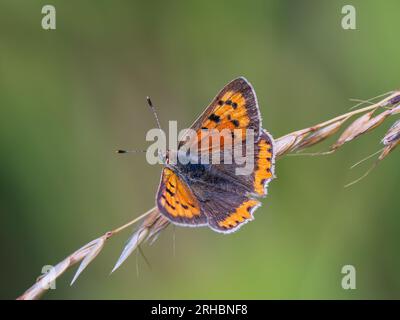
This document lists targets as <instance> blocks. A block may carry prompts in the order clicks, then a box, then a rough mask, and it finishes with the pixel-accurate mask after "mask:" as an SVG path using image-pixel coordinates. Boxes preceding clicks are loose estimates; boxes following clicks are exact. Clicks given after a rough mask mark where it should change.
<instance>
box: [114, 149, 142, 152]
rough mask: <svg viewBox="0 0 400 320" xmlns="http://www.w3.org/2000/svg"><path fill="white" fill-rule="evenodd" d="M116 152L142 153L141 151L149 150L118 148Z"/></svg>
mask: <svg viewBox="0 0 400 320" xmlns="http://www.w3.org/2000/svg"><path fill="white" fill-rule="evenodd" d="M115 152H116V153H141V152H147V150H122V149H120V150H117V151H115Z"/></svg>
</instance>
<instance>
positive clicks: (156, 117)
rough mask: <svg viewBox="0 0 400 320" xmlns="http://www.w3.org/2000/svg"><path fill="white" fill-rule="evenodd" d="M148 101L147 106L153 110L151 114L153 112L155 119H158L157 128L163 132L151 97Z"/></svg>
mask: <svg viewBox="0 0 400 320" xmlns="http://www.w3.org/2000/svg"><path fill="white" fill-rule="evenodd" d="M146 99H147V104H148V105H149V107H150V109H151V112H153V115H154V118H155V119H156V122H157V127H158V129H160V130H161V125H160V121H159V120H158V115H157V112H156V108H155V107H154V106H153V102H151V99H150V97H146Z"/></svg>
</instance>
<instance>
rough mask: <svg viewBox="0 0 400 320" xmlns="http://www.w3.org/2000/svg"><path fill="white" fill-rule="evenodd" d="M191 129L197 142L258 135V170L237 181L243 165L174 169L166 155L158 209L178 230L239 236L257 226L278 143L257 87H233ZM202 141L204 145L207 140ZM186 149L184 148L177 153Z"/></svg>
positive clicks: (241, 82)
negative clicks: (220, 135) (215, 135)
mask: <svg viewBox="0 0 400 320" xmlns="http://www.w3.org/2000/svg"><path fill="white" fill-rule="evenodd" d="M190 129H192V130H194V132H196V133H197V134H198V135H197V136H198V137H200V134H201V133H204V132H205V131H207V130H213V132H215V130H217V131H222V130H224V129H225V131H226V130H229V131H231V132H232V137H233V136H234V132H237V131H238V130H239V131H240V130H241V131H242V132H243V134H242V135H240V136H241V139H242V142H246V141H247V140H248V139H249V136H246V132H253V141H254V142H253V143H254V148H252V149H253V151H252V154H251V156H252V157H253V158H254V166H253V170H252V171H251V173H250V174H248V175H237V174H235V169H237V167H239V164H238V163H237V162H235V161H233V162H232V163H219V164H213V163H210V164H202V163H191V162H189V163H186V164H183V163H180V162H179V161H178V162H177V163H175V164H171V163H169V161H168V160H169V159H168V154H169V153H167V155H166V161H165V164H164V168H163V170H162V175H161V181H160V184H159V187H158V191H157V196H156V204H157V207H158V209H159V211H160V212H161V214H162V215H163V216H165V217H166V218H167V219H168V220H169V221H170V222H172V223H173V224H176V225H180V226H190V227H200V226H208V227H209V228H211V229H212V230H214V231H217V232H221V233H231V232H234V231H236V230H238V229H239V228H240V227H241V226H243V225H244V224H245V223H246V222H248V221H251V220H253V214H254V211H255V210H256V209H257V208H258V207H260V205H261V202H260V201H259V198H261V197H265V196H266V195H267V186H268V183H269V182H270V181H271V180H272V179H273V178H274V159H275V154H274V146H273V138H272V136H271V135H270V134H269V133H268V132H267V131H266V130H264V129H263V128H262V126H261V116H260V110H259V106H258V102H257V97H256V94H255V91H254V89H253V87H252V85H251V84H250V83H249V82H248V81H247V80H246V79H245V78H243V77H239V78H237V79H234V80H232V81H231V82H229V83H228V84H227V85H226V86H225V87H224V88H223V89H222V90H221V91H220V92H219V93H218V94H217V96H216V97H215V98H214V99H213V100H212V102H211V103H210V104H209V106H208V107H207V108H206V109H205V111H204V112H203V114H201V115H200V117H199V118H198V119H197V120H196V121H195V122H194V123H193V124H192V126H191V127H190ZM249 129H250V131H246V130H249ZM239 133H240V132H239ZM201 137H202V138H201V139H203V140H204V136H201ZM205 137H206V138H205V139H209V138H210V136H207V135H205ZM201 139H200V140H201ZM190 143H198V141H197V142H189V144H190ZM183 146H184V144H183V143H180V144H179V145H178V150H177V151H178V152H179V151H180V149H181V148H183ZM209 148H210V149H211V150H210V151H211V153H218V152H222V149H221V148H222V145H221V144H220V145H219V146H217V147H214V146H213V145H212V146H211V147H209ZM246 150H247V149H246ZM248 155H249V154H246V156H248Z"/></svg>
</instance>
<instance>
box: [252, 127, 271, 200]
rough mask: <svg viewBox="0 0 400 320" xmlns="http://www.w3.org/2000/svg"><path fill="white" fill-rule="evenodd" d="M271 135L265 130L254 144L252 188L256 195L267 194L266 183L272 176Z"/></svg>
mask: <svg viewBox="0 0 400 320" xmlns="http://www.w3.org/2000/svg"><path fill="white" fill-rule="evenodd" d="M272 141H273V140H272V137H271V136H270V135H269V134H268V133H267V132H266V131H265V130H263V132H262V133H261V135H260V140H259V141H258V142H257V143H256V145H255V154H254V162H255V163H254V165H255V167H254V173H253V188H254V193H255V194H256V195H258V196H266V195H267V186H268V183H269V182H270V181H271V180H272V179H273V178H274V162H275V154H274V150H273V142H272Z"/></svg>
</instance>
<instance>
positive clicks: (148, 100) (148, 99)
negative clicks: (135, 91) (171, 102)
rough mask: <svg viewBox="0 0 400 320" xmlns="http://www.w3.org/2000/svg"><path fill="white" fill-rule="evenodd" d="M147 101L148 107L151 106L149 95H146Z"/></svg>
mask: <svg viewBox="0 0 400 320" xmlns="http://www.w3.org/2000/svg"><path fill="white" fill-rule="evenodd" d="M146 100H147V103H148V104H149V105H150V107H152V106H153V103H152V102H151V99H150V97H149V96H147V97H146Z"/></svg>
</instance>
